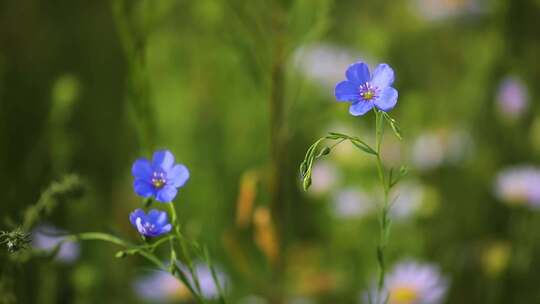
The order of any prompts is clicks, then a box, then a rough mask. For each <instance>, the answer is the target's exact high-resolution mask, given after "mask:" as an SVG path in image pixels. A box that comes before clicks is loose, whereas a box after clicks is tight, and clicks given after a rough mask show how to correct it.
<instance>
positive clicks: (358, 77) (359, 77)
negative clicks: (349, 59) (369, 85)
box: [345, 61, 371, 84]
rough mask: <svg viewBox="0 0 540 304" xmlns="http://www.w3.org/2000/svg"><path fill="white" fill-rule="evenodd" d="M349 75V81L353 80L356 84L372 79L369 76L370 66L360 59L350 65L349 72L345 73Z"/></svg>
mask: <svg viewBox="0 0 540 304" xmlns="http://www.w3.org/2000/svg"><path fill="white" fill-rule="evenodd" d="M345 75H346V76H347V79H348V80H349V81H352V82H354V83H356V84H363V83H366V82H368V81H369V80H370V78H371V77H370V76H369V67H368V65H367V64H365V63H363V62H361V61H359V62H357V63H353V64H351V65H350V66H349V68H348V69H347V72H346V73H345Z"/></svg>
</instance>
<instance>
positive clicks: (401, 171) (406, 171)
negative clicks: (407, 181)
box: [399, 166, 409, 177]
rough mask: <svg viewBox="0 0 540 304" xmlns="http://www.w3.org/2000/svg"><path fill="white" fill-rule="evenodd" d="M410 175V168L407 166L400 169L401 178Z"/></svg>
mask: <svg viewBox="0 0 540 304" xmlns="http://www.w3.org/2000/svg"><path fill="white" fill-rule="evenodd" d="M408 173H409V168H408V167H407V166H401V167H400V168H399V175H400V176H401V177H404V176H405V175H407V174H408Z"/></svg>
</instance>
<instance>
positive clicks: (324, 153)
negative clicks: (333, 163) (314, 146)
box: [315, 147, 330, 158]
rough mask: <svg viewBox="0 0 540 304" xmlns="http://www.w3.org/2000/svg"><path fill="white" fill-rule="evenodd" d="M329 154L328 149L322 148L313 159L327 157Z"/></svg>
mask: <svg viewBox="0 0 540 304" xmlns="http://www.w3.org/2000/svg"><path fill="white" fill-rule="evenodd" d="M328 154H330V148H329V147H324V148H322V149H321V151H319V154H317V156H315V158H320V157H323V156H325V155H328Z"/></svg>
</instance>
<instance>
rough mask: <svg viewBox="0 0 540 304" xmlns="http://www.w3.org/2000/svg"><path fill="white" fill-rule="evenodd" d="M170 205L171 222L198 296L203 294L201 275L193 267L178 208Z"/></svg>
mask: <svg viewBox="0 0 540 304" xmlns="http://www.w3.org/2000/svg"><path fill="white" fill-rule="evenodd" d="M168 205H169V209H170V211H171V222H172V224H173V227H174V232H175V233H176V236H177V238H178V242H179V243H180V248H181V249H182V255H183V256H184V259H185V264H186V266H187V268H188V270H189V273H190V274H191V278H192V279H193V282H194V284H195V288H196V289H197V293H198V296H199V297H200V295H201V294H202V290H201V285H200V283H199V276H198V275H197V272H196V271H195V269H194V268H193V263H192V261H191V257H190V255H189V252H188V250H187V247H186V242H185V239H184V237H183V236H182V233H181V232H180V224H179V222H178V216H177V215H176V208H174V204H173V203H169V204H168Z"/></svg>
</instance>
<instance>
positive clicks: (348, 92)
mask: <svg viewBox="0 0 540 304" xmlns="http://www.w3.org/2000/svg"><path fill="white" fill-rule="evenodd" d="M334 95H336V99H337V100H338V101H357V100H360V91H359V89H358V84H355V83H353V82H351V81H347V80H345V81H342V82H340V83H338V84H337V85H336V89H335V90H334Z"/></svg>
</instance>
